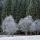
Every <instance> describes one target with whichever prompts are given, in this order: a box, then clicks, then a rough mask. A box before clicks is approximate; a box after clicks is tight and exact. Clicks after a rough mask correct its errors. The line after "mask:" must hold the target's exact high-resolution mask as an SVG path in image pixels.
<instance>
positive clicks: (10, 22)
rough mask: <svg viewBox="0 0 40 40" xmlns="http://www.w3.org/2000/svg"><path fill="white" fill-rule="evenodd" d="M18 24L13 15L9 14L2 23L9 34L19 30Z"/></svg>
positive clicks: (4, 30) (3, 28)
mask: <svg viewBox="0 0 40 40" xmlns="http://www.w3.org/2000/svg"><path fill="white" fill-rule="evenodd" d="M17 29H18V28H17V24H16V23H15V21H14V19H13V17H12V16H11V15H10V16H7V17H6V18H5V19H4V21H3V23H2V30H3V32H5V33H8V34H14V33H15V32H16V31H17Z"/></svg>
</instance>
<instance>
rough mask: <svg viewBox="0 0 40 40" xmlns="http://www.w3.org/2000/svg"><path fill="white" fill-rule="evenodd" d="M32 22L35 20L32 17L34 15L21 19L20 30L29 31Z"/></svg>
mask: <svg viewBox="0 0 40 40" xmlns="http://www.w3.org/2000/svg"><path fill="white" fill-rule="evenodd" d="M32 22H33V19H32V16H30V15H29V16H27V17H25V18H24V19H21V20H20V21H19V24H18V25H19V27H20V30H22V31H24V32H28V31H29V30H30V26H31V24H32ZM26 34H27V33H26Z"/></svg>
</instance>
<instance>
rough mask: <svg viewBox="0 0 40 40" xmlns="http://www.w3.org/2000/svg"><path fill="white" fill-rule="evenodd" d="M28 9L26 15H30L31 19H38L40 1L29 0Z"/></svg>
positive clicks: (39, 15) (39, 16)
mask: <svg viewBox="0 0 40 40" xmlns="http://www.w3.org/2000/svg"><path fill="white" fill-rule="evenodd" d="M30 2H31V3H30V5H31V6H29V8H28V14H29V15H32V17H33V19H38V18H39V19H40V0H31V1H30Z"/></svg>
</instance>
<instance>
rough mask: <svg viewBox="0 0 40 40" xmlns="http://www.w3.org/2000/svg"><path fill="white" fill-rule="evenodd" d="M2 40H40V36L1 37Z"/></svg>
mask: <svg viewBox="0 0 40 40" xmlns="http://www.w3.org/2000/svg"><path fill="white" fill-rule="evenodd" d="M0 40H40V35H35V36H10V37H9V36H5V35H3V36H1V35H0Z"/></svg>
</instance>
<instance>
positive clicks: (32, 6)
mask: <svg viewBox="0 0 40 40" xmlns="http://www.w3.org/2000/svg"><path fill="white" fill-rule="evenodd" d="M0 4H2V6H0V25H1V24H2V21H3V20H4V18H5V17H6V16H9V15H12V16H13V18H14V19H15V21H16V23H18V22H19V20H20V19H21V18H24V17H25V16H27V15H31V16H32V17H33V19H34V20H35V19H38V18H39V19H40V0H3V1H2V2H1V3H0Z"/></svg>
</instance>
